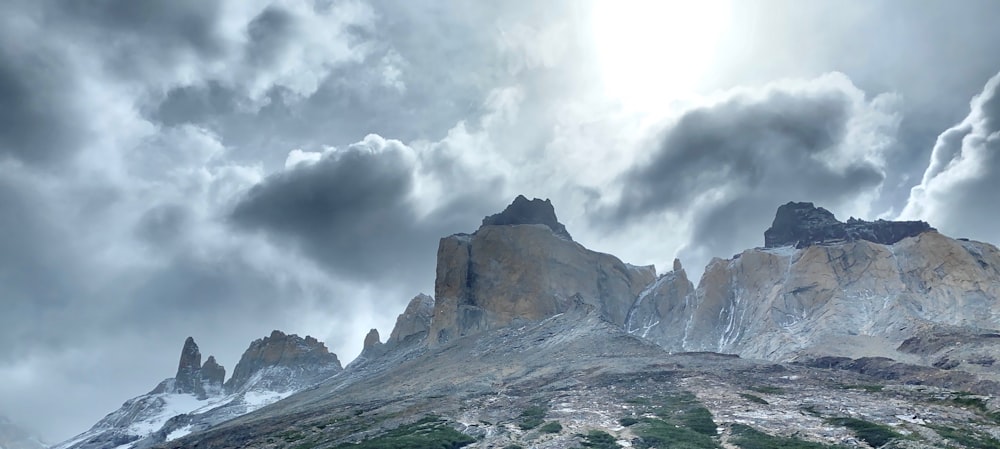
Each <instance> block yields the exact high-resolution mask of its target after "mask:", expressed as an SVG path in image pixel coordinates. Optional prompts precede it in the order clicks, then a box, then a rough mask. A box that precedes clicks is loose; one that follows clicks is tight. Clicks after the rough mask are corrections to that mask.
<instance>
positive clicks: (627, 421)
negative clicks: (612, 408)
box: [618, 416, 639, 427]
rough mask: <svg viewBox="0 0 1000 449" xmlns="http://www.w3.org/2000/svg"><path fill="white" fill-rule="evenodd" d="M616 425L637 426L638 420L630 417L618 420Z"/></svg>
mask: <svg viewBox="0 0 1000 449" xmlns="http://www.w3.org/2000/svg"><path fill="white" fill-rule="evenodd" d="M618 424H621V425H622V426H624V427H630V426H634V425H636V424H639V420H638V419H636V418H633V417H631V416H627V417H625V418H622V419H619V420H618Z"/></svg>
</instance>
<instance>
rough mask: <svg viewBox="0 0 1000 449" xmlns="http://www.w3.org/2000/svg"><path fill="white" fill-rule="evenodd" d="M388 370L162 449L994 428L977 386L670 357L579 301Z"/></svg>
mask: <svg viewBox="0 0 1000 449" xmlns="http://www.w3.org/2000/svg"><path fill="white" fill-rule="evenodd" d="M391 354H392V353H391V352H390V353H387V354H386V356H391ZM388 365H389V366H384V367H382V368H381V369H380V370H374V371H369V372H367V373H365V375H361V376H358V375H354V376H352V368H351V367H349V368H348V369H347V370H345V371H344V372H343V373H341V374H338V375H337V376H334V377H333V378H332V379H330V380H329V381H327V382H324V383H323V384H321V385H320V386H318V387H317V388H314V389H310V390H307V391H303V392H301V393H298V394H296V395H293V396H291V397H289V398H287V399H285V400H283V401H279V402H277V403H275V404H272V405H271V406H269V407H265V408H263V409H261V410H259V411H257V412H254V413H251V414H248V415H244V416H242V417H240V418H237V419H235V420H232V421H229V422H226V423H222V424H220V425H219V426H218V427H216V428H214V429H211V430H209V431H207V432H202V433H198V434H192V435H189V436H187V437H185V438H182V439H179V440H175V441H171V442H169V443H167V444H165V445H164V446H163V447H164V448H171V449H179V448H194V447H197V448H201V449H212V448H233V447H240V448H316V449H325V448H345V449H346V448H358V449H367V448H384V447H407V448H431V447H442V448H443V447H463V446H464V447H470V448H508V447H534V448H577V447H605V448H612V447H642V448H648V447H659V448H665V447H684V448H719V447H728V448H736V447H740V448H760V447H792V448H795V447H802V448H821V447H834V446H826V445H837V446H836V447H861V448H869V447H878V446H881V445H882V444H883V443H884V442H885V441H889V440H892V442H891V443H890V445H889V446H885V447H909V448H934V447H987V446H975V445H966V444H962V442H963V441H965V442H968V441H974V442H978V443H983V444H993V443H996V440H995V438H996V435H997V432H1000V427H998V425H997V422H996V421H995V418H994V417H993V415H991V414H990V413H991V412H990V411H991V410H993V409H992V408H991V407H992V406H993V405H992V403H991V402H990V398H991V396H988V395H987V396H984V395H974V394H967V393H962V392H955V391H953V390H950V389H945V388H938V387H932V386H926V385H925V386H913V385H908V383H909V382H910V381H911V380H906V379H898V380H886V379H883V378H881V377H878V376H876V375H870V374H861V373H858V372H857V371H856V370H852V369H847V368H844V369H825V368H817V367H812V366H805V365H788V364H774V363H769V362H762V361H753V360H747V359H741V358H738V357H734V356H724V355H718V354H710V353H684V354H669V353H667V352H666V351H664V350H663V349H662V348H660V347H659V346H657V345H654V344H651V343H649V342H647V341H645V340H643V339H641V338H638V337H636V336H634V335H630V334H628V333H626V332H625V331H624V330H623V329H621V328H620V327H619V326H617V325H615V324H612V323H609V322H607V321H606V320H604V319H602V318H601V316H600V314H599V313H598V312H597V311H596V310H595V309H593V308H592V307H590V306H587V305H585V304H580V305H579V307H577V308H575V309H573V310H571V311H568V312H566V313H563V314H559V315H556V316H553V317H550V318H548V319H545V320H542V321H539V322H533V323H527V324H524V325H517V326H508V327H501V328H496V329H491V330H487V331H484V332H482V333H480V334H477V335H476V336H474V337H469V338H457V339H454V340H452V341H450V342H447V343H442V344H440V345H437V346H435V347H433V348H425V349H423V350H422V352H421V353H420V354H418V355H416V356H412V357H410V358H407V359H403V360H393V361H392V363H390V364H388ZM994 391H998V390H994ZM994 394H995V393H994ZM980 404H982V408H980ZM866 429H867V430H866ZM871 429H875V430H871ZM956 429H957V430H956ZM960 438H965V440H960ZM866 441H871V442H870V443H869V442H866ZM779 443H783V444H785V445H784V446H779ZM810 443H812V444H815V445H813V446H808V445H807V444H810ZM978 443H977V444H978ZM598 444H601V445H598ZM792 444H795V445H792ZM819 444H822V446H820V445H819ZM998 444H1000V443H998ZM989 447H993V446H989Z"/></svg>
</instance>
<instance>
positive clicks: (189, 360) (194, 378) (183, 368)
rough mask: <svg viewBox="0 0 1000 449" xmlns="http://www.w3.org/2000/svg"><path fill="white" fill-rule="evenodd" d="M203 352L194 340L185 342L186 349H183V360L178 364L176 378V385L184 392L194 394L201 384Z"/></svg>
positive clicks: (189, 338)
mask: <svg viewBox="0 0 1000 449" xmlns="http://www.w3.org/2000/svg"><path fill="white" fill-rule="evenodd" d="M200 370H201V351H200V350H199V349H198V344H197V343H195V342H194V338H192V337H188V338H187V340H184V347H183V348H182V349H181V359H180V361H179V362H178V363H177V375H176V376H174V385H175V386H176V388H177V389H178V390H180V391H183V392H193V391H195V387H196V386H197V385H198V384H199V383H200V380H201V376H200V374H199V371H200Z"/></svg>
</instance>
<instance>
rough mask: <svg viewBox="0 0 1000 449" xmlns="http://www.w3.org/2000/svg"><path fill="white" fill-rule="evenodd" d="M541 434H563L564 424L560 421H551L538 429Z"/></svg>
mask: <svg viewBox="0 0 1000 449" xmlns="http://www.w3.org/2000/svg"><path fill="white" fill-rule="evenodd" d="M538 431H539V432H542V433H559V432H562V424H559V421H549V422H547V423H545V424H543V425H542V427H539V428H538Z"/></svg>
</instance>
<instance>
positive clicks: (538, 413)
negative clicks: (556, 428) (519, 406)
mask: <svg viewBox="0 0 1000 449" xmlns="http://www.w3.org/2000/svg"><path fill="white" fill-rule="evenodd" d="M548 411H549V409H548V407H544V406H541V405H532V406H531V407H528V408H526V409H524V411H523V412H521V415H520V416H518V417H517V419H518V422H517V425H518V426H519V427H520V428H521V430H530V429H534V428H535V427H538V426H540V425H542V423H543V422H545V421H544V420H545V414H546V413H547V412H548Z"/></svg>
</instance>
